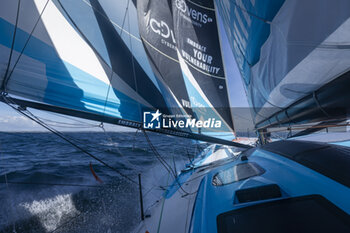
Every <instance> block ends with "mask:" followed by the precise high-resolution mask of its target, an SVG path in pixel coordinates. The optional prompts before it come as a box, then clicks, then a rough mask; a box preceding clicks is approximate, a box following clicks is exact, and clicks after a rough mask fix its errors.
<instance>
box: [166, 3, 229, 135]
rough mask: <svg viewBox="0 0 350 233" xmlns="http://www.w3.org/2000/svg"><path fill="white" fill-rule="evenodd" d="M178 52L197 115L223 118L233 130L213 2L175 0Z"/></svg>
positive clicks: (225, 123) (174, 13) (227, 126)
mask: <svg viewBox="0 0 350 233" xmlns="http://www.w3.org/2000/svg"><path fill="white" fill-rule="evenodd" d="M172 8H173V21H174V34H175V39H176V43H177V54H178V57H179V62H180V66H181V70H182V73H183V77H184V80H185V84H186V88H187V91H188V93H189V96H190V103H191V106H192V107H193V108H195V110H194V111H195V114H196V117H197V118H199V119H200V118H203V117H204V118H206V117H208V116H209V117H212V118H216V119H217V118H219V119H221V120H222V121H223V122H224V125H225V126H224V127H226V129H225V130H224V131H225V132H229V131H232V130H233V122H232V117H231V112H230V109H229V108H228V106H229V102H228V94H227V86H226V80H225V79H226V76H225V71H224V66H223V61H222V56H221V48H220V38H219V33H218V29H217V21H216V14H215V8H214V3H213V1H205V3H204V2H202V1H185V0H182V1H173V4H172Z"/></svg>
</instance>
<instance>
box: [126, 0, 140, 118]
mask: <svg viewBox="0 0 350 233" xmlns="http://www.w3.org/2000/svg"><path fill="white" fill-rule="evenodd" d="M129 4H130V0H128V7H127V8H126V12H127V14H128V28H129V31H131V29H130V13H129ZM129 43H130V55H131V64H132V74H133V77H134V84H135V91H136V93H138V94H139V91H138V87H137V81H136V71H135V62H134V55H133V47H132V41H131V36H130V34H129ZM137 107H138V108H139V113H140V114H141V115H140V116H139V117H140V119H141V120H142V113H141V106H140V103H139V102H137Z"/></svg>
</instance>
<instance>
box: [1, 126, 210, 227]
mask: <svg viewBox="0 0 350 233" xmlns="http://www.w3.org/2000/svg"><path fill="white" fill-rule="evenodd" d="M64 135H65V137H67V138H69V140H70V141H71V142H73V143H74V144H77V145H78V146H80V147H81V148H83V149H84V150H86V151H87V152H89V153H91V154H92V155H93V156H95V157H97V158H98V159H101V160H102V161H104V162H105V163H106V164H108V165H109V166H111V167H113V168H115V169H117V170H118V172H120V173H122V175H123V176H125V177H127V178H125V177H122V176H121V175H120V174H118V172H116V171H114V170H112V169H111V168H108V167H106V166H105V165H103V164H101V163H100V162H98V161H96V160H95V159H93V158H91V157H90V156H88V155H87V154H85V153H83V152H82V151H81V150H80V149H77V148H76V147H73V146H72V145H71V144H69V143H67V142H66V141H64V140H62V139H61V138H59V137H57V136H56V135H54V134H52V133H8V132H0V232H37V233H39V232H69V233H74V232H84V233H88V232H95V233H96V232H123V233H125V232H133V230H134V229H135V228H136V227H137V225H138V223H139V222H140V201H139V188H138V185H137V181H138V180H137V179H138V176H137V174H141V179H142V191H143V197H144V208H145V209H146V210H147V209H148V208H150V207H151V206H152V205H153V204H154V203H156V201H157V200H159V198H160V197H161V195H162V193H163V192H164V189H165V188H166V186H167V183H166V182H167V180H168V179H167V178H168V172H167V170H166V169H165V168H164V167H163V166H162V165H161V164H160V162H159V161H158V160H157V158H156V157H155V155H154V152H153V151H152V150H151V148H150V146H149V144H148V142H147V140H146V139H145V137H144V135H143V134H142V133H141V132H138V133H134V132H129V133H114V132H112V133H111V132H107V133H103V132H102V133H97V132H81V133H77V132H75V133H64ZM148 135H149V137H150V140H151V142H152V144H153V145H154V146H155V148H156V149H157V151H158V152H159V154H160V155H161V156H162V157H163V158H164V159H165V160H166V162H167V163H168V164H169V165H170V166H171V167H172V168H173V169H174V170H176V172H177V173H178V172H179V171H180V170H181V169H182V168H184V165H185V164H186V163H188V162H189V161H190V160H191V159H193V157H194V156H195V155H196V154H198V153H199V151H201V148H202V149H203V147H204V145H201V146H198V145H197V144H193V142H192V141H191V140H188V139H181V138H176V137H171V136H166V135H158V134H154V133H148ZM90 163H91V167H92V170H93V171H94V173H95V174H96V176H97V177H98V178H99V179H100V180H102V182H99V181H98V180H97V179H96V178H95V176H94V175H93V172H92V171H91V167H90ZM129 179H131V180H133V181H135V183H134V182H131V181H129Z"/></svg>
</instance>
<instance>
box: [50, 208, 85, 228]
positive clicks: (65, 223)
mask: <svg viewBox="0 0 350 233" xmlns="http://www.w3.org/2000/svg"><path fill="white" fill-rule="evenodd" d="M83 213H84V212H80V213H79V214H77V215H76V216H74V217H72V218H70V219H69V220H68V221H66V222H64V223H62V224H61V225H59V226H57V227H56V228H55V229H54V230H53V231H50V233H54V232H56V231H57V230H58V229H59V228H62V227H64V226H66V225H67V224H68V223H71V222H72V221H73V220H75V219H77V218H78V217H80V216H81V215H82V214H83Z"/></svg>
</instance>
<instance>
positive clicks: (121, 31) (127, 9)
mask: <svg viewBox="0 0 350 233" xmlns="http://www.w3.org/2000/svg"><path fill="white" fill-rule="evenodd" d="M129 3H130V0H128V2H127V4H126V8H125V14H124V18H123V23H122V28H121V29H120V38H121V37H122V34H123V31H124V23H125V19H126V15H127V14H128V11H129ZM128 21H129V14H128ZM129 31H130V27H129ZM130 32H131V31H130ZM129 37H130V35H129Z"/></svg>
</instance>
